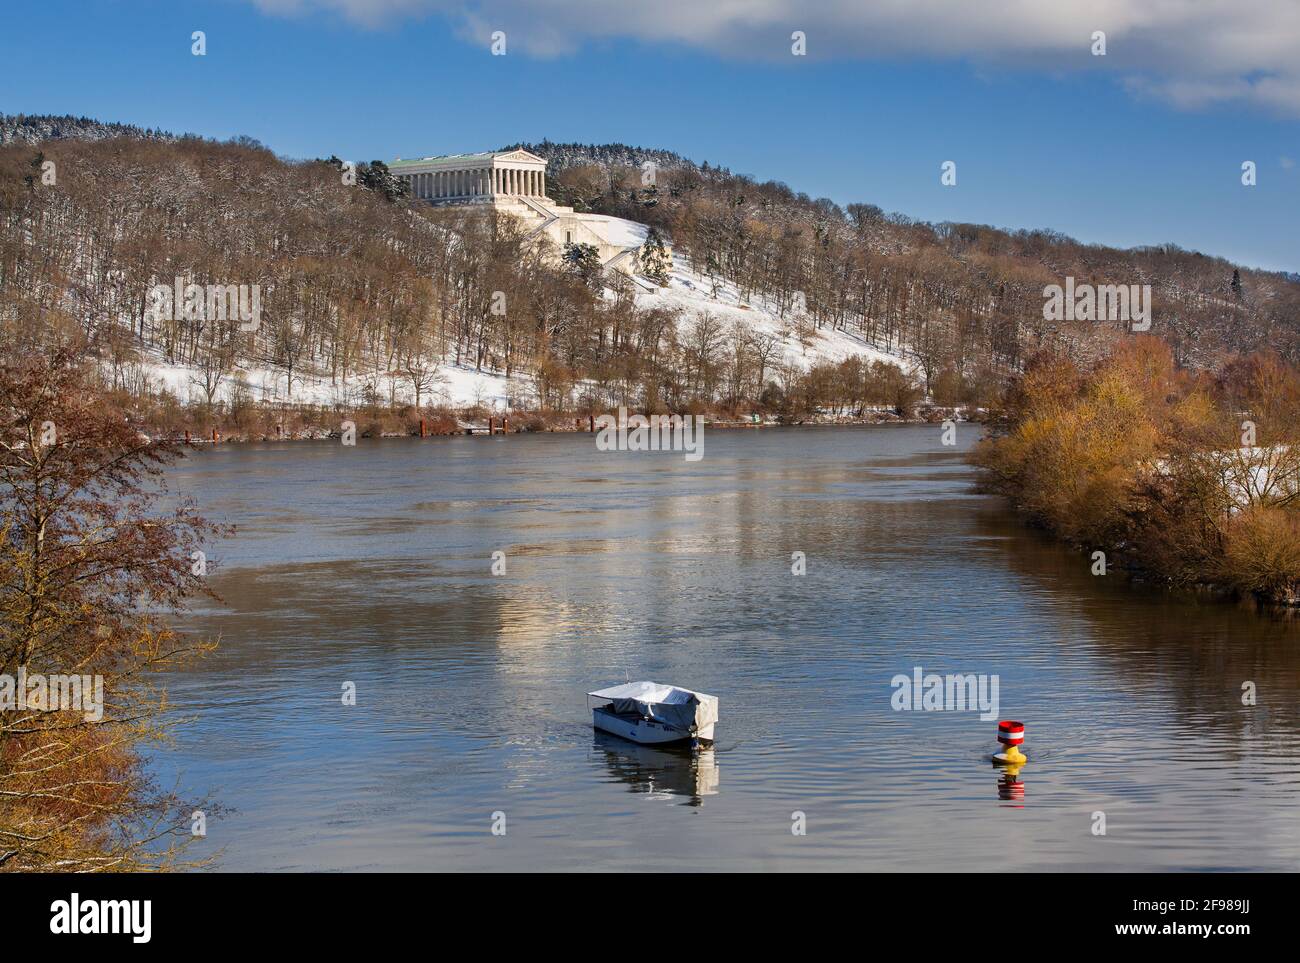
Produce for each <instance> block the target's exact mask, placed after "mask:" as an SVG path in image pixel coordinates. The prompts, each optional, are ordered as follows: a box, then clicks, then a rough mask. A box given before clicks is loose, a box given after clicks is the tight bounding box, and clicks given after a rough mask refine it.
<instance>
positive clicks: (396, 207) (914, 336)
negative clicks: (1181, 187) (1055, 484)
mask: <svg viewBox="0 0 1300 963" xmlns="http://www.w3.org/2000/svg"><path fill="white" fill-rule="evenodd" d="M65 122H66V124H65ZM4 124H6V125H7V126H6V127H5V130H7V131H15V130H21V131H22V132H23V136H22V137H21V138H20V139H19V140H18V142H16V143H10V144H7V145H4V146H0V344H22V343H30V342H34V341H44V340H47V339H49V338H50V337H58V338H61V339H67V338H69V337H74V336H76V337H80V338H84V339H85V340H86V341H87V342H88V346H89V349H90V350H92V351H94V352H96V353H98V355H99V356H100V357H101V358H103V359H105V363H106V365H108V366H109V367H110V368H111V370H112V372H113V374H112V377H113V381H114V384H115V385H116V384H131V383H135V380H134V376H133V375H131V374H130V373H131V372H132V371H135V370H137V369H138V364H137V361H138V359H139V358H144V359H145V360H149V359H157V358H161V359H162V360H164V361H165V362H167V363H168V364H177V365H186V366H190V367H191V368H194V369H200V370H202V371H203V376H202V377H203V380H204V386H205V390H206V388H207V387H209V386H210V384H211V381H210V380H209V379H216V380H217V381H219V380H220V379H221V378H222V377H224V376H225V374H224V373H225V372H227V371H229V370H230V369H231V368H232V366H246V367H247V366H251V365H258V366H263V367H269V368H271V369H274V370H277V371H281V372H283V382H284V387H285V391H286V392H289V391H290V390H291V389H292V387H293V386H294V385H295V384H296V383H297V381H298V380H299V379H300V378H301V377H302V376H303V375H314V376H319V377H322V378H327V379H329V380H330V382H331V383H337V384H344V383H350V382H348V379H349V378H350V377H353V376H357V377H360V376H363V375H364V376H365V377H371V376H372V375H373V376H374V380H375V381H376V383H381V380H380V376H385V377H387V376H391V375H392V373H393V372H407V375H405V376H407V377H410V378H415V377H417V376H418V372H419V371H422V370H424V369H425V367H426V365H427V364H438V363H441V364H445V365H448V366H452V367H456V366H459V367H461V368H465V367H469V368H471V369H473V370H474V371H475V372H500V373H501V374H502V375H503V376H505V377H507V378H511V379H514V381H512V384H516V383H518V382H520V381H524V382H527V383H528V384H530V385H532V386H533V388H532V389H531V390H533V392H534V396H535V398H536V399H537V402H538V403H539V404H541V405H543V406H552V407H557V406H558V407H563V406H564V405H567V404H570V403H572V399H573V398H574V397H575V396H576V395H577V394H578V393H585V395H586V396H587V397H588V398H589V399H591V403H592V404H600V405H603V406H606V407H608V405H609V403H611V402H612V403H615V404H617V403H622V402H626V403H628V404H629V405H630V406H631V405H640V406H645V407H651V406H652V405H655V404H663V405H667V406H670V407H671V408H672V410H683V409H684V408H686V407H689V406H695V405H699V406H704V407H709V406H717V407H725V408H730V409H732V410H735V409H738V408H741V407H743V406H745V405H758V406H762V407H767V408H769V409H771V408H777V407H783V408H786V409H791V408H797V409H801V410H817V409H825V408H826V407H828V406H829V407H834V406H835V405H837V404H841V403H842V404H845V405H849V406H860V404H861V403H862V402H863V401H864V399H866V398H867V397H868V396H869V395H870V393H871V392H873V391H875V389H874V388H871V387H870V385H869V383H868V382H867V381H866V380H864V379H865V377H866V376H865V375H864V370H865V369H864V367H863V359H864V358H866V359H870V358H873V357H876V356H878V355H880V354H881V353H883V355H884V356H887V357H890V358H895V359H901V360H904V361H905V363H906V364H908V365H909V366H911V367H914V368H915V369H916V370H917V371H918V372H919V374H920V388H921V389H922V390H924V391H925V392H926V393H928V394H929V395H930V396H931V397H932V398H935V399H936V400H940V399H942V401H943V403H954V404H974V405H980V404H983V403H985V402H986V401H987V400H988V399H989V398H990V397H991V396H992V392H993V390H994V388H995V386H996V384H997V382H999V381H1000V380H1001V379H1003V378H1004V377H1005V376H1006V375H1007V374H1008V373H1010V372H1014V371H1017V370H1019V369H1021V368H1022V367H1023V366H1024V364H1025V363H1026V361H1027V360H1028V359H1029V358H1030V357H1032V356H1033V355H1034V354H1035V353H1037V352H1040V351H1044V350H1047V351H1054V352H1059V353H1064V354H1066V355H1069V356H1070V357H1073V358H1074V359H1076V360H1078V361H1081V362H1087V361H1089V360H1091V359H1093V358H1096V357H1099V356H1101V355H1103V354H1105V353H1106V352H1107V351H1109V349H1110V348H1111V347H1112V346H1113V345H1114V344H1115V343H1116V342H1117V341H1118V340H1120V339H1124V338H1127V337H1129V335H1128V333H1127V325H1126V324H1124V323H1115V322H1098V321H1092V320H1064V319H1053V318H1051V317H1046V316H1045V313H1046V312H1045V311H1044V289H1045V288H1047V287H1048V286H1050V285H1063V284H1064V283H1065V282H1066V279H1067V278H1073V279H1074V280H1075V282H1077V283H1079V284H1093V285H1097V286H1101V285H1124V286H1131V285H1150V287H1151V306H1152V311H1151V327H1150V330H1151V333H1152V334H1155V335H1158V336H1160V337H1162V338H1164V339H1166V340H1167V341H1168V342H1169V343H1170V344H1171V345H1172V347H1173V349H1174V352H1175V355H1176V357H1177V359H1178V360H1179V361H1180V362H1183V363H1184V364H1188V365H1192V366H1206V367H1208V366H1210V365H1211V364H1212V363H1214V362H1215V361H1217V360H1219V359H1220V358H1221V356H1222V355H1224V354H1226V353H1236V352H1249V351H1257V350H1266V349H1271V350H1275V351H1277V352H1279V353H1280V354H1282V355H1283V356H1285V357H1288V358H1290V359H1292V360H1300V280H1298V279H1297V278H1295V277H1294V276H1288V275H1284V274H1279V273H1276V272H1266V271H1256V270H1251V269H1250V268H1248V267H1245V266H1240V265H1234V264H1231V263H1229V262H1228V261H1226V260H1224V259H1222V258H1218V257H1213V256H1210V255H1204V254H1199V253H1195V252H1190V251H1186V250H1182V249H1180V248H1178V247H1176V246H1173V245H1169V246H1162V247H1151V248H1140V249H1132V250H1120V249H1116V248H1109V247H1101V246H1096V245H1088V244H1083V243H1080V242H1078V241H1075V240H1073V239H1071V238H1068V237H1064V236H1063V235H1060V234H1058V233H1054V232H1051V231H1046V230H1042V231H1005V230H1000V229H997V228H992V227H987V226H982V225H972V224H951V223H941V224H930V223H925V222H919V221H915V220H913V219H911V218H909V217H907V216H905V215H900V214H887V213H885V212H884V211H882V210H881V209H880V208H879V207H877V206H874V205H871V204H869V203H858V204H850V205H848V206H847V207H841V206H839V205H837V204H835V203H833V202H831V201H829V200H827V199H824V198H822V199H813V198H810V197H808V196H807V195H806V194H802V193H798V192H796V191H795V190H793V189H792V188H791V187H789V186H787V185H785V184H782V183H779V182H775V181H768V182H764V183H759V182H756V181H755V180H754V179H753V178H750V177H746V176H744V175H739V174H734V173H731V172H730V171H728V170H726V169H725V168H720V167H716V166H706V165H705V164H703V163H701V164H699V165H696V164H693V163H691V162H689V161H687V160H685V159H683V158H681V157H680V156H679V155H677V154H673V153H671V152H667V151H654V150H646V149H643V148H635V147H628V146H625V145H603V146H583V145H574V144H569V145H562V144H550V143H545V142H544V143H542V144H533V145H523V146H525V147H527V148H528V149H530V150H533V151H535V152H537V153H539V154H542V155H543V156H547V157H548V159H549V160H551V161H552V162H553V163H554V164H555V168H554V169H553V171H552V174H551V176H549V177H548V178H547V190H548V193H549V194H550V196H551V197H552V198H553V199H554V200H556V201H558V202H560V203H563V204H571V205H572V206H573V207H575V208H577V209H578V210H583V211H592V212H596V213H601V214H608V215H613V216H616V217H623V218H626V219H628V220H631V221H637V222H640V223H644V224H649V225H652V226H654V227H656V228H657V229H658V231H659V233H660V235H661V236H663V237H665V238H667V239H668V240H669V242H670V243H671V246H672V251H673V255H674V263H673V264H672V265H671V270H670V271H669V272H667V274H663V273H662V272H661V273H660V276H658V277H654V278H650V277H649V276H648V275H647V276H646V277H643V278H642V279H641V282H643V283H638V284H635V285H634V284H631V283H630V282H628V281H627V279H626V278H625V277H623V276H621V275H618V274H617V273H616V272H615V273H611V274H606V275H603V276H602V274H601V272H600V270H599V267H600V266H599V264H597V265H595V270H593V268H592V265H591V264H589V263H588V262H587V261H586V260H583V259H582V258H577V259H574V260H560V259H558V258H553V257H550V256H548V255H547V253H546V252H543V251H539V250H538V249H537V248H536V246H535V245H531V244H528V243H525V241H524V238H523V234H522V232H521V230H520V229H519V226H518V225H517V224H515V223H514V222H513V221H510V220H509V219H500V220H493V219H492V218H485V217H482V216H480V215H481V212H479V211H475V210H472V209H467V208H457V209H447V208H433V207H430V206H429V205H427V204H424V203H421V202H418V201H414V200H411V199H409V198H405V197H402V196H401V194H400V191H391V192H390V191H385V190H376V189H375V185H376V184H381V185H382V184H383V183H387V180H386V178H385V177H383V176H379V177H359V178H358V180H357V182H356V185H355V186H348V184H347V183H346V181H345V179H343V178H341V177H340V173H339V170H338V168H337V167H336V166H335V165H334V164H331V163H328V162H324V161H304V162H288V161H285V160H284V159H282V158H278V157H276V156H275V155H274V154H273V153H272V152H271V151H270V150H268V149H266V148H264V147H262V146H261V145H259V144H257V142H256V141H253V140H251V139H248V138H237V139H235V140H233V141H229V142H224V143H219V142H216V141H211V140H204V139H201V138H197V137H189V136H186V137H181V138H177V139H173V138H172V136H171V135H169V134H159V133H157V132H150V131H141V130H139V128H130V127H116V126H115V125H111V124H100V123H98V122H95V121H91V120H77V119H73V118H44V119H33V118H26V119H23V120H21V122H19V121H16V120H15V119H13V118H5V120H4ZM56 128H57V129H58V130H59V131H60V132H61V133H60V135H59V136H56V137H51V138H40V137H38V138H37V140H38V141H39V143H36V144H33V143H31V142H30V141H29V139H28V138H29V137H31V136H35V135H36V134H39V133H40V132H41V131H43V130H46V129H49V130H54V129H56ZM114 130H116V131H118V133H119V134H125V136H107V139H100V138H101V135H104V136H106V135H107V133H108V132H110V131H114ZM77 132H80V133H82V134H84V135H85V136H76V134H77ZM647 160H649V161H652V162H653V163H654V164H655V175H654V177H653V178H652V179H649V180H650V181H651V182H650V183H647V178H645V177H644V176H643V168H642V166H641V165H642V164H643V163H644V162H645V161H647ZM47 165H48V166H49V168H50V171H57V181H56V182H48V183H47V182H46V181H45V180H44V174H45V168H46V166H47ZM383 173H384V172H383V171H382V170H381V171H380V174H383ZM507 221H509V223H506V222H507ZM557 253H558V252H557ZM177 278H182V279H187V281H191V280H192V281H193V283H196V284H201V285H203V284H206V285H213V286H225V285H260V286H261V288H262V290H264V291H265V292H267V296H266V299H265V303H264V304H263V310H262V317H261V321H260V324H259V325H258V326H256V327H255V328H254V329H252V330H251V331H249V330H243V331H241V330H240V329H239V328H238V327H232V326H228V325H227V326H221V325H212V324H204V323H203V319H202V318H201V317H200V318H190V317H184V316H176V315H170V316H166V317H159V316H157V315H156V313H151V311H150V308H149V298H150V292H151V291H153V289H154V287H155V286H156V285H157V284H159V282H160V281H161V282H162V283H164V284H170V283H172V282H174V281H175V279H177ZM647 292H657V293H647ZM503 294H504V296H505V298H504V300H505V302H506V303H508V305H509V310H508V312H505V313H502V312H501V311H499V310H494V309H493V305H494V303H498V302H499V300H500V298H499V297H498V296H499V295H503ZM724 317H727V318H728V319H729V320H728V321H727V322H726V324H723V322H722V320H721V319H722V318H724ZM745 319H753V320H749V321H746V320H745ZM733 321H734V322H735V323H733ZM757 321H761V322H762V323H761V324H760V323H756V322H757ZM773 338H775V343H776V344H777V345H778V348H779V349H778V350H777V351H776V352H775V353H773V351H772V350H771V348H772V339H773ZM831 344H835V345H854V346H857V347H858V349H860V350H857V351H856V353H855V352H850V351H848V350H847V349H846V350H845V351H840V350H839V349H838V348H836V349H835V350H834V351H826V350H821V349H823V348H825V347H826V346H827V345H831ZM872 352H875V353H876V354H875V355H873V354H872ZM818 365H821V366H823V367H822V368H818ZM886 380H887V379H886ZM512 390H514V389H512ZM891 390H892V389H891Z"/></svg>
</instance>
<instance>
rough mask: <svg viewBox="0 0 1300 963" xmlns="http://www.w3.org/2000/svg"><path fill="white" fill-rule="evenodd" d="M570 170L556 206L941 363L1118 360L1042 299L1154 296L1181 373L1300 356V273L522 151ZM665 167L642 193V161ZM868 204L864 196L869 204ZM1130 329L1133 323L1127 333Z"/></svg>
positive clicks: (660, 156) (1092, 325)
mask: <svg viewBox="0 0 1300 963" xmlns="http://www.w3.org/2000/svg"><path fill="white" fill-rule="evenodd" d="M521 146H524V147H526V148H527V149H528V150H531V151H533V152H535V153H538V154H541V155H542V156H545V157H547V159H548V160H551V161H553V162H556V163H558V164H559V169H558V170H557V172H556V173H555V175H554V176H552V177H551V178H549V179H548V190H549V191H550V192H551V194H552V196H553V197H556V198H557V199H559V200H561V201H562V202H564V203H567V204H571V205H572V206H574V207H575V208H576V209H578V210H589V211H594V212H596V213H604V214H614V215H618V216H621V217H626V218H629V219H632V220H639V221H644V222H648V223H651V224H654V225H655V226H656V227H659V228H661V229H662V230H664V231H665V232H667V233H668V235H669V236H671V237H672V238H673V241H674V244H675V249H676V251H677V252H678V253H683V254H687V255H689V257H690V259H691V262H692V264H693V266H694V267H695V269H696V270H698V271H699V272H700V273H702V274H706V275H710V276H714V275H716V276H720V277H723V278H725V279H726V280H727V281H729V282H731V283H734V284H735V285H736V286H737V287H738V288H739V289H740V290H741V291H742V293H743V294H749V293H751V292H753V293H757V294H759V295H761V296H763V297H765V298H769V299H771V300H774V301H776V302H778V303H791V301H792V299H794V297H795V295H796V294H802V295H803V299H804V300H805V301H806V303H807V305H808V310H809V311H810V312H811V313H812V314H813V315H814V317H815V318H816V321H817V323H818V324H830V325H833V326H836V327H841V326H843V327H847V328H849V329H851V330H860V331H861V332H862V333H863V335H864V337H866V338H867V339H868V340H869V341H870V342H871V343H873V344H880V343H885V344H896V343H901V344H902V345H903V346H904V349H905V350H906V351H907V352H908V353H911V354H919V355H924V356H928V357H930V358H931V359H932V363H933V364H934V365H935V366H937V367H940V368H942V367H948V366H953V367H955V368H958V369H961V370H969V368H970V366H971V365H972V364H975V365H976V366H982V367H988V368H990V369H993V370H1005V369H1007V368H1018V367H1019V366H1020V364H1021V363H1022V362H1023V360H1024V356H1025V352H1026V351H1034V350H1037V349H1039V348H1047V347H1053V346H1056V347H1063V348H1064V349H1065V350H1067V351H1068V352H1070V353H1072V354H1075V355H1076V356H1078V357H1081V358H1086V357H1087V356H1090V355H1095V354H1097V353H1099V352H1103V351H1105V350H1107V344H1108V343H1109V342H1110V340H1112V339H1113V336H1114V335H1115V333H1116V326H1113V325H1107V324H1105V323H1098V322H1092V321H1087V322H1084V323H1071V322H1057V321H1050V320H1047V319H1045V318H1044V317H1043V313H1044V312H1043V304H1044V296H1043V290H1044V288H1045V287H1046V286H1048V285H1053V284H1055V285H1063V284H1064V283H1065V279H1066V278H1067V277H1071V278H1073V279H1074V280H1075V282H1077V283H1078V284H1081V285H1082V284H1092V285H1096V286H1101V285H1129V286H1131V285H1139V286H1141V285H1150V286H1151V288H1152V292H1151V302H1152V309H1153V310H1152V314H1153V317H1152V325H1151V330H1152V332H1153V333H1155V334H1158V335H1160V336H1161V337H1163V338H1165V339H1166V340H1168V341H1169V342H1170V344H1171V345H1172V346H1173V347H1174V350H1175V355H1176V357H1177V358H1178V360H1179V361H1180V362H1183V363H1185V364H1190V365H1208V364H1210V363H1211V362H1212V361H1213V360H1214V359H1215V357H1216V356H1217V355H1218V354H1219V353H1221V352H1237V351H1255V350H1263V349H1269V348H1272V349H1275V350H1277V351H1279V352H1281V353H1283V354H1285V355H1287V356H1289V357H1292V358H1300V276H1297V275H1295V274H1284V273H1279V272H1270V271H1258V270H1253V269H1250V268H1249V267H1247V266H1243V265H1237V264H1233V263H1230V262H1229V261H1227V260H1226V259H1224V258H1221V257H1216V256H1213V255H1208V254H1201V253H1199V252H1195V251H1188V250H1185V249H1183V248H1181V247H1179V246H1177V245H1176V244H1165V245H1159V246H1152V247H1141V248H1132V249H1120V248H1113V247H1105V246H1101V245H1094V244H1086V243H1083V242H1080V241H1076V240H1074V239H1073V238H1070V237H1067V236H1065V235H1063V234H1060V233H1058V232H1056V231H1052V230H1048V229H1042V230H1014V231H1012V230H1003V229H999V228H996V227H990V226H987V225H982V224H962V223H948V222H945V223H938V224H933V223H927V222H923V221H918V220H915V219H913V218H911V217H908V216H907V215H905V214H898V213H887V212H885V211H883V210H882V209H881V208H880V207H878V206H876V205H874V204H870V203H852V204H848V205H847V206H845V207H841V206H840V205H838V204H836V203H834V202H833V201H831V200H829V199H826V198H811V197H809V196H808V195H807V194H804V193H799V192H797V191H796V190H794V189H792V188H791V187H789V186H787V185H786V184H784V183H781V182H778V181H767V182H757V181H756V180H755V179H753V178H751V177H747V176H745V175H741V174H734V173H732V172H730V171H729V170H727V169H726V168H722V167H716V166H711V165H708V164H699V165H696V164H694V163H692V162H690V161H688V160H686V159H684V158H682V157H681V156H680V155H678V154H673V153H662V152H659V151H652V150H646V149H644V148H639V147H630V146H627V145H623V144H600V145H581V144H550V143H547V142H543V143H541V144H532V145H521ZM645 161H652V162H654V164H655V165H656V168H657V169H656V174H655V177H654V183H653V184H651V185H648V186H647V185H645V184H643V183H642V178H641V176H640V174H641V165H642V164H643V162H645ZM866 200H868V199H864V201H866ZM1121 327H1122V326H1121Z"/></svg>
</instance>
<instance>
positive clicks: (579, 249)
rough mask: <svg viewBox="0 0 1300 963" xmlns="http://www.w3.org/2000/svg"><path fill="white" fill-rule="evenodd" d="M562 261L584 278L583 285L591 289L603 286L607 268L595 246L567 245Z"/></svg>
mask: <svg viewBox="0 0 1300 963" xmlns="http://www.w3.org/2000/svg"><path fill="white" fill-rule="evenodd" d="M561 259H562V260H563V261H564V264H565V266H566V267H567V268H568V269H569V270H570V271H571V272H573V273H574V274H575V275H577V276H578V277H580V278H582V281H583V283H584V284H586V285H587V286H588V287H589V288H593V289H595V288H599V287H600V286H601V276H602V275H603V274H604V273H605V268H604V265H602V264H601V263H600V251H598V250H597V249H596V246H595V245H594V244H566V245H564V254H563V255H562V256H561Z"/></svg>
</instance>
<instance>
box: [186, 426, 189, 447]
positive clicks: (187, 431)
mask: <svg viewBox="0 0 1300 963" xmlns="http://www.w3.org/2000/svg"><path fill="white" fill-rule="evenodd" d="M189 443H190V430H189V429H188V428H186V429H185V444H187V445H188V444H189Z"/></svg>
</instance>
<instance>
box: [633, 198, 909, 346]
mask: <svg viewBox="0 0 1300 963" xmlns="http://www.w3.org/2000/svg"><path fill="white" fill-rule="evenodd" d="M629 223H630V222H629ZM636 303H637V306H638V307H642V308H651V307H667V308H680V309H682V311H683V312H684V314H683V318H682V325H683V327H685V326H687V325H689V324H690V323H691V319H692V316H693V315H698V314H703V313H705V312H707V313H709V314H712V315H713V316H714V317H716V318H718V319H719V320H721V321H723V322H724V323H725V325H726V327H728V328H729V327H730V326H731V323H732V321H733V320H734V321H740V322H742V323H743V324H745V325H747V326H748V327H749V329H750V331H751V332H752V333H754V334H770V335H774V336H776V337H777V338H779V339H780V342H781V348H782V350H783V352H784V355H785V360H786V361H795V362H798V363H799V365H800V366H802V367H803V368H805V369H806V368H809V367H811V366H812V365H814V364H817V363H820V362H832V363H838V362H840V361H844V360H846V359H847V358H851V357H853V356H854V355H858V356H860V357H861V358H862V359H863V361H865V362H867V363H868V364H870V363H871V362H873V361H883V362H886V363H889V364H896V365H898V366H899V367H901V368H904V369H906V370H909V371H911V370H915V367H916V366H915V364H914V363H913V362H912V361H910V360H908V359H906V358H904V357H902V356H900V355H896V354H889V353H887V352H885V351H882V350H880V349H879V348H875V347H873V346H872V345H870V344H868V343H867V342H866V341H865V340H863V339H862V338H860V337H858V336H857V335H855V334H851V333H850V332H848V331H835V330H833V329H831V328H829V327H823V328H821V329H820V330H818V331H813V330H812V324H811V322H809V323H808V324H807V325H806V328H807V329H808V333H809V343H808V344H806V345H805V344H804V343H803V342H802V341H801V340H800V338H799V336H798V334H797V333H796V330H795V329H796V325H795V319H794V316H793V315H792V313H791V312H789V311H787V312H786V317H785V318H784V319H782V318H781V316H780V313H779V311H778V310H777V309H776V308H774V307H770V306H768V305H765V304H763V303H762V302H760V301H757V300H756V301H755V302H753V303H749V304H746V303H745V302H742V301H741V299H740V293H739V291H738V290H737V289H736V286H735V285H734V284H730V283H728V282H723V281H719V282H718V286H717V297H714V296H713V282H712V281H711V280H709V279H708V278H706V277H702V276H701V275H699V274H695V273H693V272H692V271H691V270H690V268H689V266H688V265H687V262H686V259H685V258H683V257H679V256H678V255H676V254H674V255H673V270H672V272H671V273H670V276H669V283H668V287H666V288H660V287H654V288H653V290H644V291H642V290H638V291H637V294H636Z"/></svg>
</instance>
